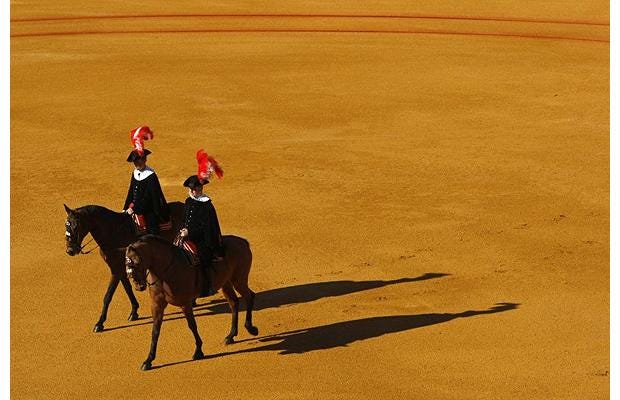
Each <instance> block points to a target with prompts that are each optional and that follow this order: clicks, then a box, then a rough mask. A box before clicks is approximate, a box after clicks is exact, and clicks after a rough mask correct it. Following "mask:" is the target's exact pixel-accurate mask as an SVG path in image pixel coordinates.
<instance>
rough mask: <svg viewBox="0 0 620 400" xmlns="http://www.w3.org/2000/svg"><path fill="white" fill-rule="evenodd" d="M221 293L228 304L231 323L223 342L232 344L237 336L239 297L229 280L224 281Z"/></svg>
mask: <svg viewBox="0 0 620 400" xmlns="http://www.w3.org/2000/svg"><path fill="white" fill-rule="evenodd" d="M222 293H223V294H224V297H225V298H226V300H227V301H228V305H230V311H231V312H232V324H231V326H230V332H229V333H228V336H226V338H225V339H224V343H225V344H233V343H234V342H235V336H237V325H238V321H239V298H238V297H237V293H235V289H233V286H232V284H231V283H230V282H226V283H225V284H224V286H222Z"/></svg>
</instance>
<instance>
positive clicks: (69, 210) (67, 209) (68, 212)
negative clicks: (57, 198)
mask: <svg viewBox="0 0 620 400" xmlns="http://www.w3.org/2000/svg"><path fill="white" fill-rule="evenodd" d="M63 206H65V211H66V212H67V215H69V214H71V213H72V212H73V210H72V209H70V208H69V207H67V205H66V204H63Z"/></svg>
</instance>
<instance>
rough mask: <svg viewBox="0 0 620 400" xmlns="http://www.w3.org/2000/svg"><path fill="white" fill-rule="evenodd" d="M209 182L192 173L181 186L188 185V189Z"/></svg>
mask: <svg viewBox="0 0 620 400" xmlns="http://www.w3.org/2000/svg"><path fill="white" fill-rule="evenodd" d="M207 183H209V181H208V180H207V179H203V180H200V179H199V178H198V175H192V176H190V177H189V178H187V179H186V180H185V182H183V186H185V187H188V188H190V189H193V188H195V187H196V186H202V185H206V184H207Z"/></svg>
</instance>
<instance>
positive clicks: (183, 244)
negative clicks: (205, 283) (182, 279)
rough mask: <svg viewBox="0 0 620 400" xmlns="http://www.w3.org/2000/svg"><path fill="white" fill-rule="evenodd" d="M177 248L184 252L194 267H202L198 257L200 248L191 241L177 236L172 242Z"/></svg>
mask: <svg viewBox="0 0 620 400" xmlns="http://www.w3.org/2000/svg"><path fill="white" fill-rule="evenodd" d="M172 244H174V245H175V246H177V247H179V248H180V249H181V250H183V252H182V253H183V255H184V256H185V258H186V259H187V262H188V264H189V265H191V266H192V267H197V266H199V265H200V257H199V256H198V247H197V246H196V244H195V243H194V242H192V241H191V240H187V239H184V238H182V237H181V235H177V237H176V238H174V241H173V242H172Z"/></svg>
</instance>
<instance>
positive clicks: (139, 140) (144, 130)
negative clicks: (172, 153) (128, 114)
mask: <svg viewBox="0 0 620 400" xmlns="http://www.w3.org/2000/svg"><path fill="white" fill-rule="evenodd" d="M129 138H130V139H131V143H132V144H133V147H134V149H135V151H137V152H138V154H140V155H143V154H144V141H145V140H149V139H153V131H152V130H151V129H150V128H149V127H148V126H146V125H144V126H139V127H137V128H135V129H132V130H131V133H130V134H129Z"/></svg>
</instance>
